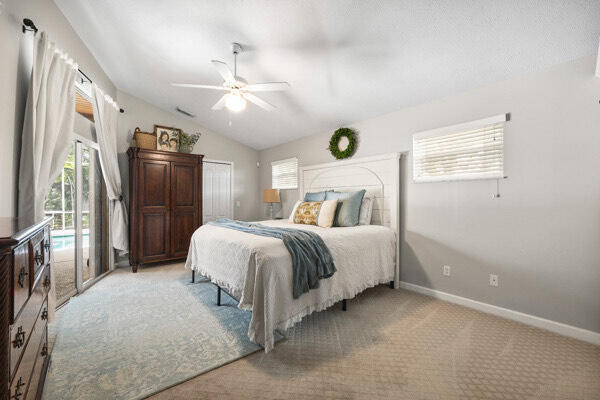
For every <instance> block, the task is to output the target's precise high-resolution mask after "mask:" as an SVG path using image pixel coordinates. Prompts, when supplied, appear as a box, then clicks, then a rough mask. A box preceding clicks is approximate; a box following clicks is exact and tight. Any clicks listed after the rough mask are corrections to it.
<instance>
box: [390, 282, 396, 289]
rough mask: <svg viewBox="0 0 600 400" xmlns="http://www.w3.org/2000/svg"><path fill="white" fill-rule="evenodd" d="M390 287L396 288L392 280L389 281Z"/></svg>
mask: <svg viewBox="0 0 600 400" xmlns="http://www.w3.org/2000/svg"><path fill="white" fill-rule="evenodd" d="M390 289H396V285H394V281H390Z"/></svg>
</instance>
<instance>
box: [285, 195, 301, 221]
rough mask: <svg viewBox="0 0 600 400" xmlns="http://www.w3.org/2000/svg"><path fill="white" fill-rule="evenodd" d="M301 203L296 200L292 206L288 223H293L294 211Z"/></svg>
mask: <svg viewBox="0 0 600 400" xmlns="http://www.w3.org/2000/svg"><path fill="white" fill-rule="evenodd" d="M301 203H302V200H298V201H297V202H296V204H294V208H292V213H291V214H290V218H289V219H288V221H290V222H291V223H292V224H293V223H294V215H295V214H296V209H297V208H298V206H299V205H300V204H301Z"/></svg>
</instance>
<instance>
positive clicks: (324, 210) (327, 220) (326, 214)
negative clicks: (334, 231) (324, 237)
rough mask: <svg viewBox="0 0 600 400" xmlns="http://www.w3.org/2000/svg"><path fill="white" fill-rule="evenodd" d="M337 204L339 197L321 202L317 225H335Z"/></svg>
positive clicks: (328, 226) (329, 226)
mask: <svg viewBox="0 0 600 400" xmlns="http://www.w3.org/2000/svg"><path fill="white" fill-rule="evenodd" d="M337 204H338V199H333V200H325V201H324V202H323V204H321V209H320V210H319V216H318V217H317V225H319V226H320V227H321V228H331V227H332V226H333V219H334V218H335V210H336V209H337Z"/></svg>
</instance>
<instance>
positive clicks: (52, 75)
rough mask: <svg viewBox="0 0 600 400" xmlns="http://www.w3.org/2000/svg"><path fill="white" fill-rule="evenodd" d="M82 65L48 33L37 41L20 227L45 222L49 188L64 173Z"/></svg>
mask: <svg viewBox="0 0 600 400" xmlns="http://www.w3.org/2000/svg"><path fill="white" fill-rule="evenodd" d="M76 75H77V64H75V63H74V62H73V60H71V59H70V58H69V57H68V56H67V55H66V54H65V53H63V52H61V51H60V50H58V49H57V48H56V46H55V44H54V43H50V42H49V41H48V37H47V35H46V33H45V32H41V33H40V34H38V35H36V36H35V38H34V47H33V69H32V73H31V82H30V84H29V93H28V94H27V105H26V108H25V120H24V122H23V134H22V139H21V158H20V167H19V202H18V216H19V225H20V226H21V227H22V228H24V227H27V226H29V225H32V224H34V223H37V222H40V221H41V220H42V219H43V218H44V203H45V200H46V196H47V195H48V192H49V191H50V187H51V185H52V183H53V182H54V180H55V179H56V177H57V176H58V175H59V174H60V172H61V171H62V168H63V165H64V163H65V160H66V158H67V154H68V152H69V145H70V143H71V141H72V140H73V122H74V118H75V77H76Z"/></svg>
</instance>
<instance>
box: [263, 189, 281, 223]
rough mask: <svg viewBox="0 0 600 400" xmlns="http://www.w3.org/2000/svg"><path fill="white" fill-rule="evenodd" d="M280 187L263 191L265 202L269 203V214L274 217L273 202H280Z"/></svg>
mask: <svg viewBox="0 0 600 400" xmlns="http://www.w3.org/2000/svg"><path fill="white" fill-rule="evenodd" d="M280 201H281V199H280V198H279V189H265V191H264V192H263V202H265V203H269V215H270V217H271V219H273V203H279V202H280Z"/></svg>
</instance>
